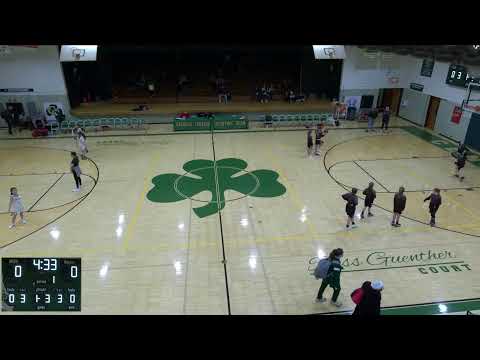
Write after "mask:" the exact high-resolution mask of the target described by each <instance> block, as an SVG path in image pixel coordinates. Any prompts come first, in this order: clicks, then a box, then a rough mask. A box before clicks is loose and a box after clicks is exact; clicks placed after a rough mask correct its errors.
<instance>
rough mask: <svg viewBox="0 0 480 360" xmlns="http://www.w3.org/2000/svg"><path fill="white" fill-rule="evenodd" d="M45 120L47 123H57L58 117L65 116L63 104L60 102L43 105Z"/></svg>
mask: <svg viewBox="0 0 480 360" xmlns="http://www.w3.org/2000/svg"><path fill="white" fill-rule="evenodd" d="M43 108H44V112H45V118H46V120H47V122H49V123H50V122H52V121H56V120H57V117H58V116H61V115H65V111H64V110H63V104H62V103H58V102H46V103H43Z"/></svg>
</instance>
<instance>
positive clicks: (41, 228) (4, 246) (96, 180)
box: [0, 148, 100, 250]
mask: <svg viewBox="0 0 480 360" xmlns="http://www.w3.org/2000/svg"><path fill="white" fill-rule="evenodd" d="M45 149H48V148H45ZM50 150H52V149H50ZM53 150H58V151H65V152H70V150H65V149H53ZM86 159H87V160H88V161H90V162H91V163H92V164H93V166H94V167H95V168H96V169H97V178H96V179H94V178H93V177H92V176H90V175H87V176H89V177H90V178H91V179H93V180H94V184H93V186H92V188H91V189H90V191H89V192H88V193H87V194H85V195H84V196H83V197H82V198H80V199H79V201H78V202H77V203H76V204H75V205H74V206H72V207H71V208H70V209H68V210H67V212H65V213H64V214H62V215H60V216H58V217H57V218H55V219H53V220H52V221H50V222H48V223H46V224H45V225H43V226H40V227H39V228H38V229H36V230H34V231H32V232H31V233H29V234H26V235H24V236H22V237H20V238H18V239H16V240H14V241H12V242H10V243H8V244H5V245H0V250H2V249H5V248H6V247H8V246H10V245H12V244H15V243H17V242H19V241H20V240H24V239H26V238H27V237H29V236H31V235H33V234H35V233H37V232H39V231H40V230H43V229H45V228H46V227H47V226H49V225H51V224H53V223H54V222H56V221H58V220H60V219H61V218H63V217H64V216H65V215H67V214H69V213H70V212H71V211H73V210H74V209H75V208H76V207H77V206H78V205H80V204H81V203H82V202H83V201H84V200H85V199H86V198H87V197H88V196H89V195H90V194H91V193H92V192H93V190H94V189H95V187H96V186H97V184H98V181H99V180H100V169H99V167H98V165H97V163H96V162H95V161H93V160H92V159H91V158H89V157H86Z"/></svg>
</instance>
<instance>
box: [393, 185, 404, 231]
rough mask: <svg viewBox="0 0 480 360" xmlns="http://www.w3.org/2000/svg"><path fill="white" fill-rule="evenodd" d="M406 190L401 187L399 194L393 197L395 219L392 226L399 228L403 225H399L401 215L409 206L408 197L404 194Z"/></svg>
mask: <svg viewBox="0 0 480 360" xmlns="http://www.w3.org/2000/svg"><path fill="white" fill-rule="evenodd" d="M404 192H405V188H404V187H403V186H400V188H399V189H398V192H397V193H396V194H395V196H394V197H393V218H392V226H395V227H399V226H401V225H402V224H400V223H399V220H400V215H401V214H402V212H403V210H405V206H406V205H407V197H406V196H405V194H404Z"/></svg>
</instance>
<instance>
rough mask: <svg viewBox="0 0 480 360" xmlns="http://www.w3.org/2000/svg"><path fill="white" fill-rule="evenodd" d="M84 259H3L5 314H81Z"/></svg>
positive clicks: (3, 302) (3, 303) (3, 301)
mask: <svg viewBox="0 0 480 360" xmlns="http://www.w3.org/2000/svg"><path fill="white" fill-rule="evenodd" d="M80 305H81V259H80V258H3V259H2V311H80V309H81V307H80Z"/></svg>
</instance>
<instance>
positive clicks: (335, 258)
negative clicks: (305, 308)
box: [315, 248, 343, 307]
mask: <svg viewBox="0 0 480 360" xmlns="http://www.w3.org/2000/svg"><path fill="white" fill-rule="evenodd" d="M342 256H343V250H342V249H340V248H339V249H335V250H333V251H332V252H331V253H330V255H329V256H328V258H329V260H330V261H331V264H330V267H329V268H328V272H327V276H326V278H325V279H323V280H322V284H321V285H320V289H319V290H318V295H317V299H316V300H315V301H316V302H319V303H322V302H325V301H326V299H325V298H324V297H323V292H324V291H325V289H326V288H327V286H328V285H330V287H331V288H332V289H333V295H332V300H331V303H332V304H333V305H335V306H337V307H340V306H342V303H341V302H340V301H338V300H337V299H338V295H339V294H340V290H341V288H340V273H341V272H342V269H343V267H342V265H341V264H340V260H341V258H342Z"/></svg>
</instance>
